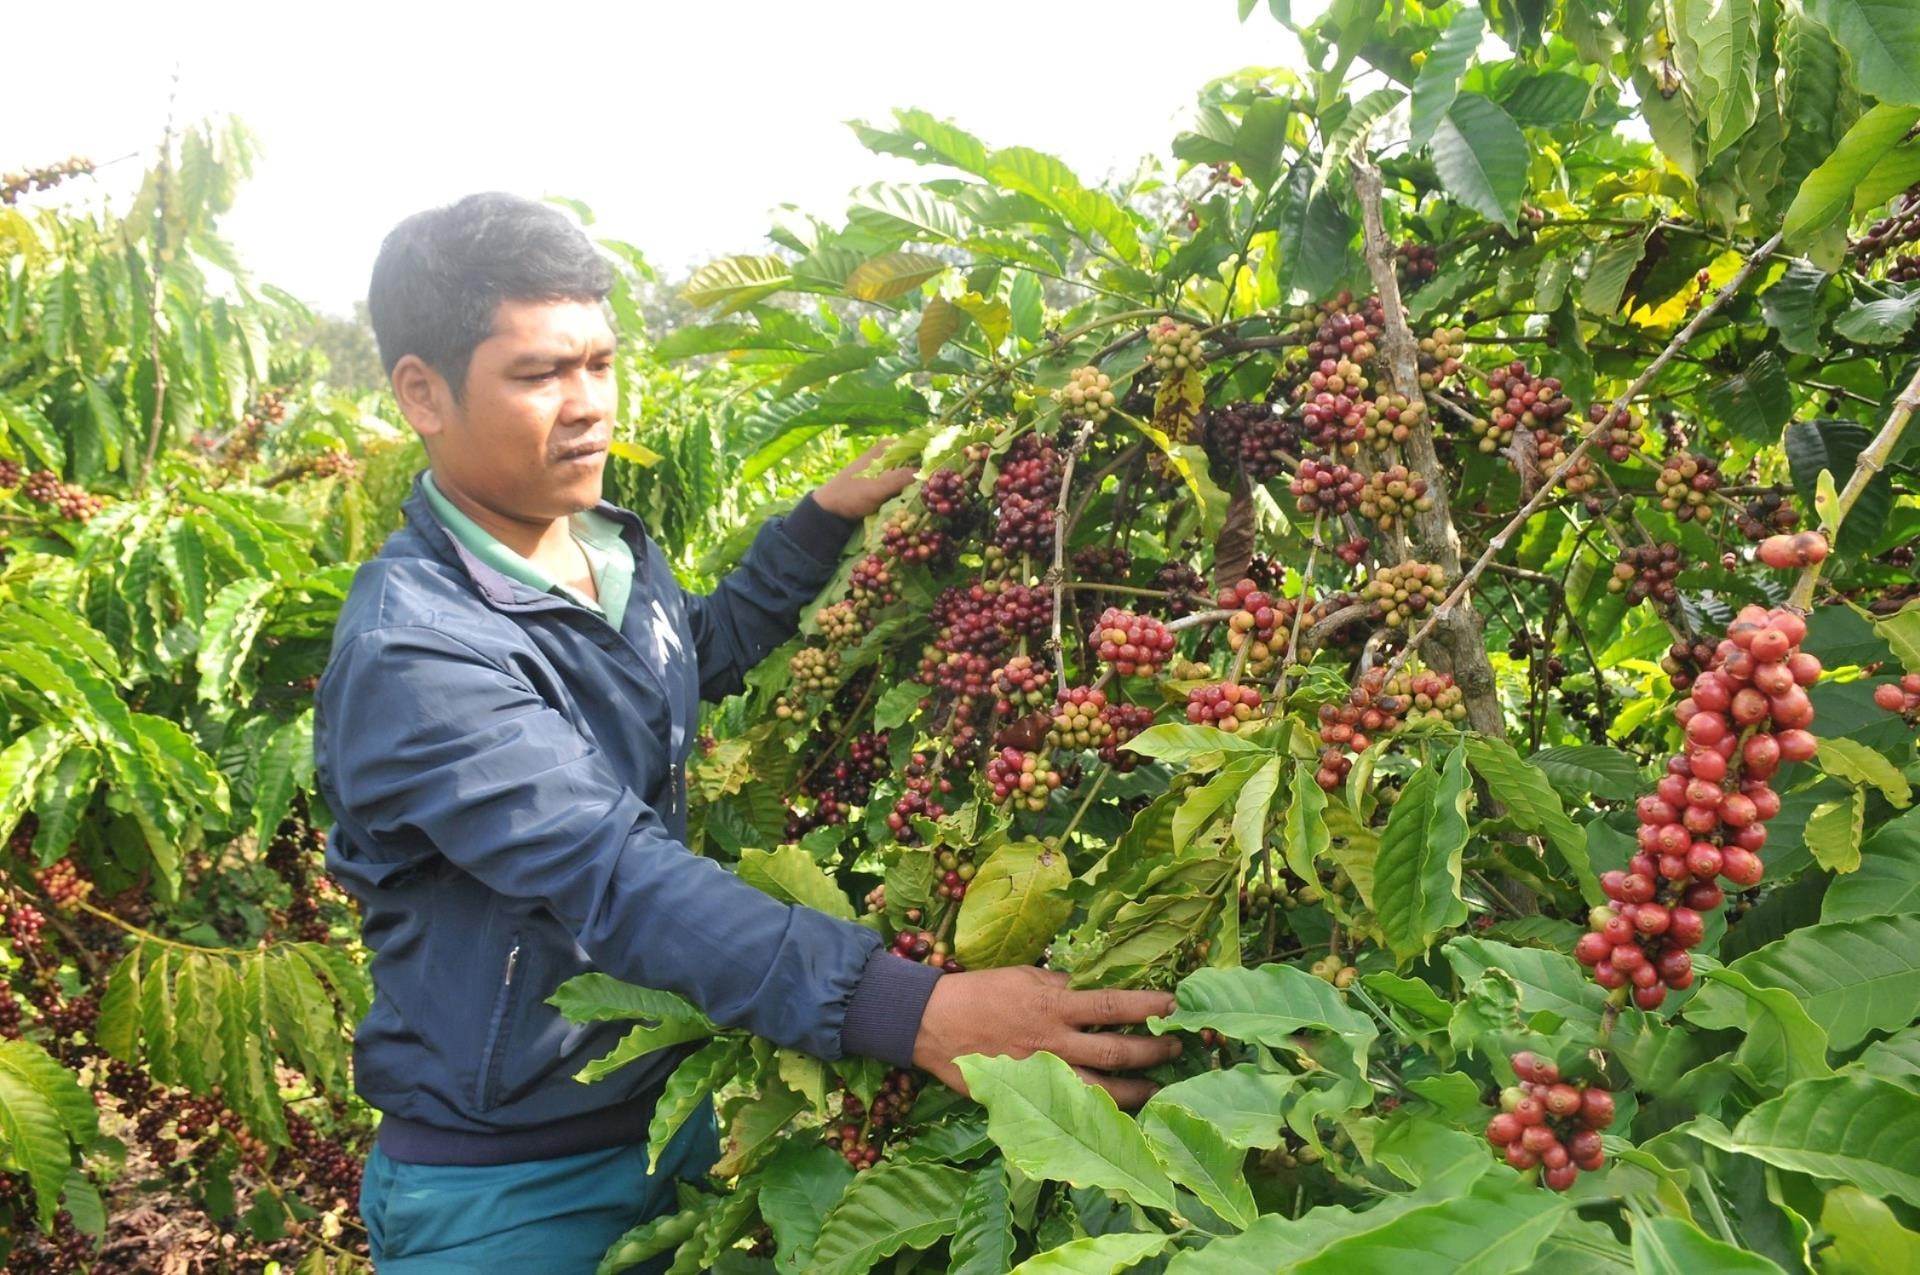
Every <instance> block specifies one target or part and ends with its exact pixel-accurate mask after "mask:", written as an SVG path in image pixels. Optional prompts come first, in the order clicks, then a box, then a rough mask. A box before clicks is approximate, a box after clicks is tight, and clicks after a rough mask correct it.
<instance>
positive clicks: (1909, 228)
mask: <svg viewBox="0 0 1920 1275" xmlns="http://www.w3.org/2000/svg"><path fill="white" fill-rule="evenodd" d="M1916 242H1920V182H1917V183H1915V184H1914V185H1912V186H1909V187H1908V188H1907V189H1906V191H1905V193H1903V194H1902V195H1901V196H1900V198H1899V199H1898V200H1896V201H1895V202H1894V205H1893V208H1892V210H1891V211H1889V212H1888V213H1887V215H1886V216H1884V217H1882V218H1881V219H1880V220H1878V221H1876V222H1874V223H1873V224H1872V225H1871V226H1869V227H1867V232H1866V233H1865V234H1863V235H1861V236H1860V237H1859V238H1858V239H1856V240H1854V241H1853V245H1852V247H1853V253H1854V256H1856V257H1858V258H1859V260H1860V264H1861V265H1871V264H1872V263H1873V262H1875V261H1878V260H1879V259H1880V258H1881V257H1884V256H1886V255H1887V254H1888V253H1890V252H1893V251H1895V250H1896V249H1899V248H1902V247H1905V246H1906V245H1907V244H1910V243H1916Z"/></svg>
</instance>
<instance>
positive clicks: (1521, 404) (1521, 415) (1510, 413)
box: [1473, 359, 1573, 460]
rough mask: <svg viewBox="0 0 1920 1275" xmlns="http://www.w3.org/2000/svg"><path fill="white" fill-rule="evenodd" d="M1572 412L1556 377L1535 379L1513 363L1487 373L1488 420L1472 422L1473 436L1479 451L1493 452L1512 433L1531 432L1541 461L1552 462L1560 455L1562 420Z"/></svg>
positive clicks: (1506, 441)
mask: <svg viewBox="0 0 1920 1275" xmlns="http://www.w3.org/2000/svg"><path fill="white" fill-rule="evenodd" d="M1572 410H1573V400H1572V399H1570V398H1568V397H1567V396H1566V395H1565V394H1563V393H1562V392H1561V388H1560V380H1559V378H1558V377H1553V376H1535V375H1534V374H1533V373H1532V372H1531V371H1529V370H1528V369H1527V365H1526V364H1525V363H1522V362H1521V361H1519V360H1518V359H1515V360H1514V361H1513V362H1512V363H1509V364H1508V365H1507V366H1505V367H1497V368H1495V369H1493V371H1491V372H1489V373H1487V418H1486V419H1484V420H1475V421H1474V423H1473V432H1474V433H1475V434H1477V435H1479V437H1480V444H1479V446H1480V450H1481V451H1483V452H1496V451H1499V450H1500V449H1501V448H1503V447H1505V446H1506V445H1507V444H1508V443H1510V442H1512V441H1513V435H1514V431H1515V430H1519V429H1528V430H1532V431H1533V437H1534V442H1535V444H1536V446H1537V447H1538V449H1539V453H1540V459H1542V460H1552V459H1553V458H1554V457H1556V456H1558V455H1559V454H1560V421H1561V418H1562V417H1564V416H1566V414H1567V413H1568V412H1570V411H1572Z"/></svg>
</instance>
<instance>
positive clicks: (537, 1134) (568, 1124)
mask: <svg viewBox="0 0 1920 1275" xmlns="http://www.w3.org/2000/svg"><path fill="white" fill-rule="evenodd" d="M657 1097H658V1095H657V1094H649V1095H646V1096H644V1097H639V1098H635V1099H633V1100H632V1101H631V1102H627V1103H623V1104H621V1105H620V1106H617V1107H607V1108H603V1109H601V1110H599V1111H583V1112H581V1113H580V1114H578V1115H575V1116H568V1117H566V1118H565V1119H562V1120H555V1121H553V1122H552V1123H550V1124H543V1125H535V1126H534V1127H532V1128H529V1129H491V1130H487V1131H485V1132H481V1131H478V1130H471V1129H442V1128H439V1127H437V1126H435V1125H430V1124H423V1123H421V1122H420V1121H418V1120H408V1119H406V1118H405V1117H402V1116H391V1115H390V1116H384V1117H382V1118H381V1121H380V1128H379V1131H378V1132H377V1133H376V1134H375V1137H376V1139H377V1140H378V1141H379V1144H380V1150H381V1151H382V1152H384V1153H385V1154H386V1156H387V1158H388V1159H390V1160H397V1161H399V1162H400V1163H402V1164H447V1165H468V1166H474V1165H494V1164H513V1163H515V1162H517V1161H520V1160H558V1159H560V1158H561V1157H562V1156H570V1155H582V1154H584V1153H586V1152H588V1151H605V1150H606V1149H608V1148H609V1147H621V1146H629V1145H632V1144H634V1143H644V1142H645V1141H646V1140H647V1124H648V1122H649V1121H651V1120H652V1119H653V1108H654V1103H655V1101H656V1099H657Z"/></svg>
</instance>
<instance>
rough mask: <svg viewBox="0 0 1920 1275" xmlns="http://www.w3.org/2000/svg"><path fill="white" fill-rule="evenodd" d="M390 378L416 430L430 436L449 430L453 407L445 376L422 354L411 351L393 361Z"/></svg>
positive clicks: (395, 394) (424, 435)
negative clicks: (395, 361) (423, 357)
mask: <svg viewBox="0 0 1920 1275" xmlns="http://www.w3.org/2000/svg"><path fill="white" fill-rule="evenodd" d="M391 380H392V384H393V397H394V401H395V402H397V403H399V404H400V413H401V415H403V416H405V417H406V418H407V424H409V425H411V426H413V432H414V433H416V434H418V435H420V437H421V438H423V439H429V438H435V437H437V436H439V435H440V434H442V433H444V432H445V431H446V428H447V426H448V424H449V423H450V422H451V417H452V415H453V411H454V405H453V391H452V390H451V389H450V388H449V387H448V385H447V378H446V377H444V376H441V375H440V373H439V372H437V371H435V370H434V369H433V368H432V367H430V366H429V365H428V364H427V362H426V360H425V359H422V358H421V357H420V356H419V355H417V354H409V355H406V356H405V357H403V358H402V359H401V360H400V361H399V362H398V363H395V364H394V365H393V376H392V378H391Z"/></svg>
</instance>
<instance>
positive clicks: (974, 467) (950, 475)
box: [920, 443, 990, 527]
mask: <svg viewBox="0 0 1920 1275" xmlns="http://www.w3.org/2000/svg"><path fill="white" fill-rule="evenodd" d="M989 454H990V450H989V449H988V447H987V446H986V445H985V444H984V443H975V444H973V445H971V446H969V447H968V448H967V449H966V452H965V457H966V466H965V468H963V469H953V468H951V467H942V468H940V469H936V470H934V471H933V472H932V473H931V474H928V475H927V477H926V480H925V481H924V482H922V483H921V484H920V503H921V505H923V506H924V507H925V508H926V511H927V512H928V513H930V514H932V515H933V516H934V517H936V518H939V519H941V520H943V521H944V522H946V523H947V525H948V526H950V527H958V526H964V525H970V524H971V523H972V522H973V520H974V518H975V516H976V515H977V514H978V513H979V512H980V505H981V500H980V477H981V475H982V474H983V473H984V472H985V471H986V463H987V457H988V455H989Z"/></svg>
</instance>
